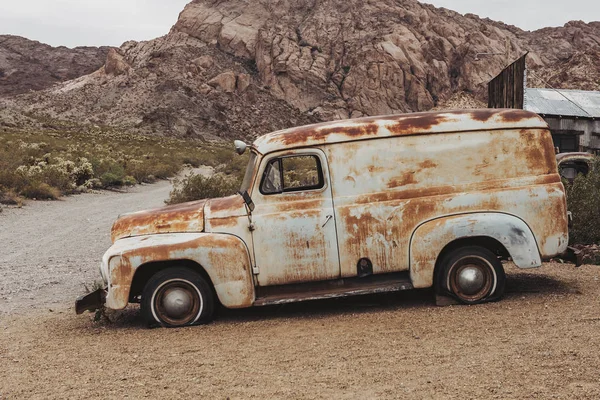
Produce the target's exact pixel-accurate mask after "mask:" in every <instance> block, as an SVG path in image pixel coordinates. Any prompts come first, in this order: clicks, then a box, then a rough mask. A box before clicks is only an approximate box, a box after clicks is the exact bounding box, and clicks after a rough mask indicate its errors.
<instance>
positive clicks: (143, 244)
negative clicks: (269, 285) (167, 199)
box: [102, 233, 254, 309]
mask: <svg viewBox="0 0 600 400" xmlns="http://www.w3.org/2000/svg"><path fill="white" fill-rule="evenodd" d="M177 260H190V261H194V262H196V263H197V264H198V265H200V266H201V267H202V268H204V270H205V271H206V272H207V274H208V276H209V277H210V279H211V281H212V283H213V285H214V288H215V291H216V293H217V296H218V298H219V300H220V301H221V303H222V304H223V305H224V306H226V307H230V308H238V307H249V306H251V305H252V303H253V301H254V285H253V284H252V275H251V267H250V257H249V254H248V249H247V247H246V245H245V243H244V242H243V241H242V240H240V239H239V238H237V237H235V236H233V235H224V234H207V233H177V234H162V235H148V236H137V237H132V238H126V239H121V240H118V241H116V242H115V244H113V245H112V247H110V249H109V250H108V251H107V252H106V254H105V255H104V258H103V266H102V268H103V269H104V272H103V275H106V276H107V277H108V278H109V279H108V281H109V286H108V295H107V297H106V305H107V307H109V308H111V309H122V308H124V307H125V306H126V305H127V303H128V300H129V290H130V286H131V282H132V281H133V276H134V275H135V271H136V270H137V268H139V267H140V266H142V265H144V264H146V263H149V262H157V261H173V262H176V261H177Z"/></svg>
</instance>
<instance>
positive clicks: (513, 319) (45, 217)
mask: <svg viewBox="0 0 600 400" xmlns="http://www.w3.org/2000/svg"><path fill="white" fill-rule="evenodd" d="M169 190H170V185H169V183H168V182H162V183H159V184H156V185H150V186H143V187H138V188H135V189H133V190H131V191H129V192H128V193H110V192H104V193H102V194H89V195H82V196H75V197H70V198H67V199H66V200H63V201H60V202H53V203H33V204H31V205H28V206H27V207H25V208H23V209H8V210H5V211H4V212H3V213H0V247H1V251H0V399H21V398H40V399H47V398H57V399H58V398H61V399H62V398H123V397H129V398H145V397H148V398H157V397H161V398H168V397H176V396H184V397H188V398H217V399H219V398H220V399H226V398H231V399H238V398H239V399H245V398H259V399H263V398H285V399H288V398H301V399H316V398H335V399H355V398H360V399H365V398H410V399H455V398H456V399H458V398H460V399H464V398H477V399H483V398H490V399H512V398H519V399H521V398H539V399H549V398H557V399H573V398H582V399H597V398H600V350H599V349H598V343H599V342H600V329H599V328H600V267H595V266H583V267H581V268H579V269H576V268H574V267H573V266H572V265H563V264H558V263H554V264H546V265H544V266H543V267H542V268H540V269H537V270H528V271H524V270H518V269H516V268H514V267H512V266H510V265H506V268H507V273H508V281H507V294H506V296H505V298H504V299H503V300H502V301H500V302H497V303H492V304H485V305H478V306H450V307H436V306H435V305H434V301H433V296H432V294H431V292H430V291H427V290H424V291H409V292H404V293H399V294H388V295H378V296H364V297H356V298H351V299H341V300H328V301H318V302H311V303H300V304H294V305H286V306H278V307H266V308H256V309H249V310H236V311H232V310H221V312H220V316H219V318H218V319H217V321H215V322H214V323H212V324H209V325H206V326H200V327H192V328H185V329H151V330H149V329H146V328H144V326H143V324H142V321H141V319H140V316H139V313H138V309H137V308H135V307H131V308H129V309H127V310H126V311H125V312H122V313H119V314H117V315H114V316H113V322H106V321H102V322H94V321H93V319H92V315H91V314H86V315H80V316H77V315H75V313H74V311H73V302H74V299H75V298H76V297H77V296H78V295H79V294H81V293H83V292H84V288H83V284H84V283H87V284H89V283H91V282H92V281H93V280H94V279H97V278H98V263H99V261H100V257H101V255H102V253H103V252H104V251H105V250H106V248H107V247H108V246H109V244H110V240H109V228H110V225H111V223H112V221H113V220H114V218H115V217H116V216H117V214H119V213H122V212H126V211H132V210H136V209H141V208H146V207H152V206H160V205H161V204H162V201H163V200H164V199H165V198H166V197H167V195H168V192H169Z"/></svg>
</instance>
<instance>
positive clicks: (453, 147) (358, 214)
mask: <svg viewBox="0 0 600 400" xmlns="http://www.w3.org/2000/svg"><path fill="white" fill-rule="evenodd" d="M324 150H325V152H326V154H327V157H328V160H329V163H330V171H331V181H332V186H333V197H334V204H335V210H336V223H337V230H338V236H339V238H338V241H339V246H340V262H341V272H342V276H354V275H356V265H357V262H358V260H359V259H361V258H369V259H370V260H371V262H372V263H373V272H374V273H385V272H393V271H401V270H406V269H408V268H409V265H408V263H409V261H408V260H409V258H408V245H409V241H410V236H411V235H412V233H413V232H414V230H415V228H416V227H418V226H419V225H420V224H421V223H423V222H425V221H428V220H431V219H435V218H438V217H441V216H445V215H453V214H458V213H473V212H490V211H496V212H503V213H509V214H512V215H515V216H517V217H519V218H521V219H522V220H523V221H525V223H526V224H527V225H528V226H529V227H530V228H531V229H532V231H533V233H534V236H535V238H536V240H537V244H538V248H539V251H540V253H541V255H542V257H550V256H553V255H555V254H556V253H558V252H559V251H561V250H562V249H564V247H565V246H566V241H567V235H566V233H567V220H566V204H565V197H564V188H563V186H562V183H561V181H560V177H559V175H558V173H557V169H556V160H555V155H554V147H553V144H552V138H551V136H550V132H549V131H548V130H546V129H521V130H516V129H515V130H495V131H482V132H457V133H446V134H433V135H419V136H404V137H394V138H384V139H376V140H366V141H356V142H347V143H340V144H335V145H328V146H324Z"/></svg>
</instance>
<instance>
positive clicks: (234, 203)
mask: <svg viewBox="0 0 600 400" xmlns="http://www.w3.org/2000/svg"><path fill="white" fill-rule="evenodd" d="M209 201H210V203H209V207H210V209H211V211H212V212H213V213H218V212H221V211H232V210H239V209H240V207H241V206H243V205H244V200H243V199H242V196H240V195H237V194H236V195H233V196H229V197H223V198H219V199H211V200H209Z"/></svg>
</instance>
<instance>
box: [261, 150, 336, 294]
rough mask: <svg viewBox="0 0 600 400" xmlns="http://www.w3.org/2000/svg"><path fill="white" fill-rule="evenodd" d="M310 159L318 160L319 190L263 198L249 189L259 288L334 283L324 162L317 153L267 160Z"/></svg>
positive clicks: (330, 208)
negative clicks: (252, 201) (252, 207)
mask: <svg viewBox="0 0 600 400" xmlns="http://www.w3.org/2000/svg"><path fill="white" fill-rule="evenodd" d="M292 155H296V156H300V155H314V156H316V157H318V158H319V159H320V163H321V168H322V171H323V177H324V182H323V187H322V188H317V189H311V190H305V191H297V192H284V193H280V194H273V195H268V194H263V193H261V191H260V190H259V187H258V186H259V185H255V187H254V189H253V192H252V199H253V200H254V203H255V205H256V208H255V210H254V212H253V213H252V223H253V226H254V230H253V232H252V240H253V244H254V257H255V264H256V266H257V267H258V269H259V271H260V273H259V274H258V276H257V280H258V284H259V285H261V286H269V285H282V284H290V283H298V282H310V281H318V280H327V279H335V278H338V277H339V275H340V267H339V258H338V247H337V238H336V229H335V219H334V211H333V202H332V198H331V185H330V183H329V178H328V176H329V173H328V166H327V159H326V158H325V155H324V154H323V153H322V152H321V151H320V150H318V149H307V150H297V151H284V152H281V153H274V154H272V155H270V157H265V160H264V161H263V163H262V165H261V167H260V169H259V170H258V174H259V175H258V176H262V175H263V171H264V169H265V166H266V165H267V164H268V163H269V161H270V159H273V158H277V157H282V156H292Z"/></svg>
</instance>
